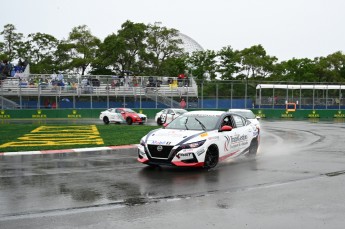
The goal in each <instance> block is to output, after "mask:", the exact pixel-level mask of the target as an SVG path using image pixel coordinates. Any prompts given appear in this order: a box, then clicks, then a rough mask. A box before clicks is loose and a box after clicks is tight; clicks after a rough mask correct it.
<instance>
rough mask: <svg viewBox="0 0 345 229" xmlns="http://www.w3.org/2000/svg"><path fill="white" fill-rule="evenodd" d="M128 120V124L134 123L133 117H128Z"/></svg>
mask: <svg viewBox="0 0 345 229" xmlns="http://www.w3.org/2000/svg"><path fill="white" fill-rule="evenodd" d="M126 122H127V124H128V125H132V123H133V120H132V119H131V118H129V117H128V118H127V119H126Z"/></svg>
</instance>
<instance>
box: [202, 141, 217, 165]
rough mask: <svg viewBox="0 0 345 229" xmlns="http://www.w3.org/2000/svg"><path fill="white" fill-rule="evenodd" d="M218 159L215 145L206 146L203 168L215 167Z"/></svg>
mask: <svg viewBox="0 0 345 229" xmlns="http://www.w3.org/2000/svg"><path fill="white" fill-rule="evenodd" d="M218 160H219V153H218V148H217V147H216V146H210V147H208V149H207V151H206V155H205V161H204V168H205V169H212V168H214V167H216V165H217V164H218Z"/></svg>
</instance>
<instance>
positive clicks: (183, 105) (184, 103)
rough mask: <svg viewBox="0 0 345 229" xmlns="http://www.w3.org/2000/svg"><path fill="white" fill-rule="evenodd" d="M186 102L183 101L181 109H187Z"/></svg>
mask: <svg viewBox="0 0 345 229" xmlns="http://www.w3.org/2000/svg"><path fill="white" fill-rule="evenodd" d="M186 105H187V104H186V101H184V99H181V102H180V107H181V109H185V108H186Z"/></svg>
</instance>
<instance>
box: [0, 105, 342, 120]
mask: <svg viewBox="0 0 345 229" xmlns="http://www.w3.org/2000/svg"><path fill="white" fill-rule="evenodd" d="M104 110H105V109H41V110H37V109H32V110H0V119H82V118H90V119H94V118H98V117H99V114H100V112H101V111H104ZM133 110H135V111H137V112H139V113H143V114H146V115H147V117H148V118H149V119H153V118H154V117H155V115H156V113H157V112H159V111H161V110H162V109H161V108H160V109H140V110H139V109H133ZM192 110H200V109H189V111H192ZM208 110H224V109H208ZM224 111H225V110H224ZM252 111H253V112H254V113H255V114H256V115H257V116H260V117H261V118H263V119H296V120H298V119H315V118H316V119H334V118H337V119H338V118H340V119H345V110H296V111H287V110H285V109H252Z"/></svg>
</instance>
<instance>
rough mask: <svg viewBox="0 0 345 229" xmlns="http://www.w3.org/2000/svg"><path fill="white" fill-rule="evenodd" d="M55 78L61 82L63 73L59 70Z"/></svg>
mask: <svg viewBox="0 0 345 229" xmlns="http://www.w3.org/2000/svg"><path fill="white" fill-rule="evenodd" d="M57 80H58V81H60V82H62V81H63V75H62V73H61V72H59V74H58V75H57Z"/></svg>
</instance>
